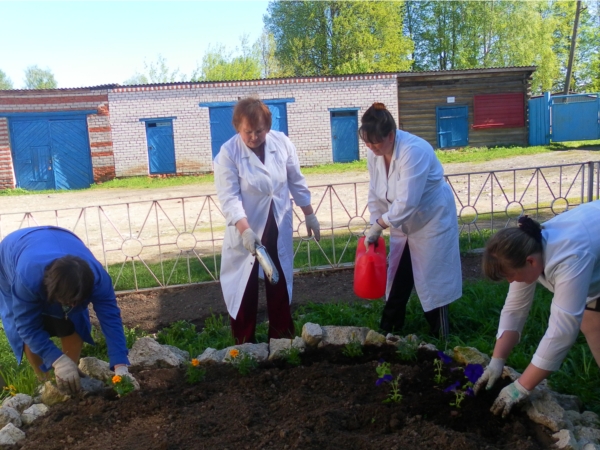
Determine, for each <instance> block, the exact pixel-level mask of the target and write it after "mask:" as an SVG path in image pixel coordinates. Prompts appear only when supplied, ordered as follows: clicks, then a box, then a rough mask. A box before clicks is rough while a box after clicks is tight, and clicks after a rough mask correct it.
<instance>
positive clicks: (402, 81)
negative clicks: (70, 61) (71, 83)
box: [0, 67, 535, 190]
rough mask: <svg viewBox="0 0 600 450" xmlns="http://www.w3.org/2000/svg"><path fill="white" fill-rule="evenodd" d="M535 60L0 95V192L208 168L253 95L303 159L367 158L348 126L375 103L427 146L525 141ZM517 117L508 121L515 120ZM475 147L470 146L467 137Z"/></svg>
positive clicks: (71, 186) (312, 161)
mask: <svg viewBox="0 0 600 450" xmlns="http://www.w3.org/2000/svg"><path fill="white" fill-rule="evenodd" d="M534 70H535V68H533V67H523V68H518V67H516V68H515V67H512V68H502V69H498V68H496V69H474V70H467V71H444V72H423V73H413V72H406V73H380V74H358V75H340V76H329V77H298V78H282V79H267V80H250V81H228V82H198V83H191V82H190V83H167V84H154V85H139V86H119V85H110V86H98V87H90V88H78V89H56V90H39V91H38V90H30V91H25V90H23V91H13V90H9V91H0V189H2V188H10V187H22V188H25V189H30V190H33V189H55V188H56V189H77V188H84V187H88V186H89V185H90V184H91V183H94V182H100V181H105V180H108V179H112V178H114V177H130V176H145V175H159V174H167V175H184V174H197V173H203V172H211V171H212V160H213V157H214V156H215V155H216V154H217V153H218V151H219V149H220V147H221V145H222V144H223V142H225V141H226V140H227V139H229V138H230V137H231V136H233V135H234V134H235V130H234V129H233V126H232V125H231V118H232V113H233V106H234V105H235V103H236V102H237V101H238V100H239V99H240V98H242V97H247V96H258V97H259V98H261V99H262V100H263V101H264V102H265V103H266V104H267V105H268V106H269V109H270V110H271V112H272V115H273V126H272V128H273V129H275V130H279V131H283V132H285V133H286V134H287V135H288V136H289V137H290V139H291V140H292V142H293V143H294V144H295V145H296V147H297V149H298V158H299V160H300V164H301V165H302V166H311V165H317V164H324V163H329V162H347V161H355V160H358V159H364V158H366V152H367V149H366V147H365V146H364V145H363V144H362V142H360V140H359V139H358V136H357V133H356V130H357V128H358V124H359V122H360V117H361V115H362V114H363V112H364V111H365V110H366V109H367V108H368V107H369V106H370V105H371V104H372V103H373V102H375V101H378V102H383V103H385V104H386V106H387V107H388V109H389V110H390V111H391V112H392V114H393V115H394V116H395V118H396V120H397V121H398V125H399V127H400V128H402V129H404V130H406V131H409V132H413V133H415V134H417V135H420V136H422V137H423V138H425V139H427V140H428V141H429V142H430V143H431V144H432V145H433V146H434V147H440V148H448V147H457V146H463V145H468V144H469V135H470V134H471V135H472V137H473V138H474V141H476V144H477V145H490V144H494V143H498V142H499V139H507V138H508V139H509V140H512V141H511V142H502V143H507V144H508V143H514V144H520V145H525V144H526V143H527V121H526V117H527V100H528V99H529V96H530V79H531V74H532V73H533V71H534ZM515 118H517V120H515ZM473 143H475V142H473Z"/></svg>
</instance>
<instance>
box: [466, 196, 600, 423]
mask: <svg viewBox="0 0 600 450" xmlns="http://www.w3.org/2000/svg"><path fill="white" fill-rule="evenodd" d="M483 270H484V273H485V274H486V275H487V276H488V277H489V278H491V279H493V280H500V279H506V280H508V282H509V283H510V286H509V289H508V295H507V297H506V301H505V303H504V308H503V309H502V313H501V314H500V324H499V326H498V333H497V335H496V338H497V341H496V345H495V346H494V353H493V357H492V360H491V362H490V364H489V365H488V367H487V368H486V370H485V372H484V373H483V375H482V376H481V378H480V379H479V380H478V381H477V383H476V384H475V392H479V390H480V389H481V388H482V387H484V386H486V388H487V389H490V388H491V387H492V386H493V385H494V383H495V382H496V380H497V379H498V378H500V376H501V375H502V370H503V368H504V362H505V360H506V358H508V356H509V355H510V352H511V351H512V349H513V347H514V346H515V345H516V344H517V343H518V342H519V340H520V338H521V332H522V330H523V326H524V325H525V321H526V320H527V316H528V314H529V309H530V308H531V304H532V302H533V296H534V293H535V286H536V281H537V282H539V283H540V284H541V285H542V286H545V287H546V288H548V290H550V292H553V293H554V297H553V298H552V305H551V307H550V318H549V321H548V328H547V330H546V333H545V334H544V337H543V338H542V340H541V341H540V343H539V345H538V348H537V350H536V352H535V355H534V356H533V359H532V360H531V363H530V364H529V365H528V366H527V368H526V369H525V371H524V372H523V374H522V375H521V377H520V378H519V379H518V380H516V381H515V382H513V383H512V384H510V385H508V386H507V387H505V388H504V389H503V390H502V391H501V392H500V394H499V395H498V397H497V398H496V401H495V402H494V404H493V406H492V412H494V413H495V414H500V413H501V414H502V416H503V417H504V416H506V415H507V414H508V413H509V412H510V410H511V409H512V407H513V406H514V405H515V404H517V403H519V402H521V401H523V400H524V399H525V398H527V397H528V396H529V394H530V392H531V390H532V389H534V388H535V387H536V386H537V385H538V384H539V383H540V382H541V381H542V380H544V379H545V378H546V377H547V376H548V375H550V374H551V373H552V372H554V371H556V370H558V369H559V367H560V365H561V363H562V361H563V359H564V358H565V356H566V354H567V353H568V351H569V349H570V348H571V346H572V345H573V343H574V342H575V340H576V339H577V335H578V333H579V330H581V331H582V332H583V334H584V335H585V338H586V340H587V342H588V345H589V347H590V350H591V352H592V354H593V355H594V358H595V359H596V363H597V364H598V365H599V366H600V304H599V303H600V301H599V300H598V298H599V297H600V201H595V202H591V203H586V204H583V205H580V206H578V207H577V208H574V209H571V210H568V211H566V212H564V213H562V214H560V215H558V216H556V217H553V218H552V219H550V220H549V221H547V222H545V223H544V225H543V226H541V225H540V224H539V223H537V222H536V221H534V220H532V219H531V218H529V217H527V216H524V217H521V218H519V227H518V228H517V227H512V228H505V229H502V230H500V231H498V232H497V233H496V234H495V235H494V236H492V238H491V239H490V240H489V241H488V243H487V245H486V248H485V252H484V255H483Z"/></svg>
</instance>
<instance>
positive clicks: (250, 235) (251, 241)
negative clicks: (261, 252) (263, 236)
mask: <svg viewBox="0 0 600 450" xmlns="http://www.w3.org/2000/svg"><path fill="white" fill-rule="evenodd" d="M242 243H243V244H244V248H245V249H246V250H248V251H249V252H250V253H252V255H253V256H256V246H257V245H261V242H260V238H259V237H258V236H257V235H256V233H255V232H254V231H252V228H246V229H245V230H244V232H243V233H242Z"/></svg>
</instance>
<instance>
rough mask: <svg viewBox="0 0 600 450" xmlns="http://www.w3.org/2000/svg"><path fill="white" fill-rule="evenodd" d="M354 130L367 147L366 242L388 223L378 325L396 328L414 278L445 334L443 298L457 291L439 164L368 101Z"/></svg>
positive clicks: (457, 269)
mask: <svg viewBox="0 0 600 450" xmlns="http://www.w3.org/2000/svg"><path fill="white" fill-rule="evenodd" d="M359 135H360V137H361V139H362V140H363V141H364V142H365V144H366V146H367V147H368V148H369V149H370V150H371V151H370V152H369V154H368V160H367V161H368V167H369V176H370V185H369V212H370V213H371V220H370V222H371V226H370V228H369V230H368V231H367V232H366V239H365V243H366V244H367V245H368V244H369V243H372V242H377V239H378V238H379V236H380V235H381V232H382V231H383V230H384V229H386V228H390V230H391V231H390V254H389V266H388V278H387V289H386V305H385V308H384V310H383V315H382V318H381V324H380V327H381V329H382V330H383V331H384V332H393V331H399V330H400V329H401V328H402V326H403V325H404V318H405V313H406V305H407V303H408V300H409V297H410V294H411V292H412V289H413V286H414V287H415V288H416V291H417V294H418V296H419V300H420V301H421V305H422V307H423V311H424V312H425V318H426V319H427V322H428V323H429V325H430V328H431V332H432V333H433V335H434V336H442V337H444V338H445V337H447V335H448V332H449V322H448V305H449V304H450V303H452V302H453V301H454V300H456V299H458V298H460V297H461V295H462V275H461V262H460V252H459V248H458V221H457V217H456V205H455V203H454V196H453V195H452V191H451V189H450V187H449V186H448V184H447V183H446V182H445V180H444V169H443V168H442V165H441V164H440V162H439V160H438V159H437V157H436V156H435V153H434V151H433V148H432V147H431V145H429V144H428V143H427V142H426V141H425V140H423V139H421V138H419V137H417V136H414V135H412V134H410V133H406V132H404V131H401V130H398V129H397V127H396V122H395V121H394V118H393V117H392V115H391V113H390V112H389V111H388V110H387V109H386V108H385V106H384V105H383V104H382V103H374V104H373V105H372V106H371V107H370V108H369V109H368V110H367V111H366V112H365V114H364V115H363V116H362V119H361V127H360V129H359Z"/></svg>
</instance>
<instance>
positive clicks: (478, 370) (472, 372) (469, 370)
mask: <svg viewBox="0 0 600 450" xmlns="http://www.w3.org/2000/svg"><path fill="white" fill-rule="evenodd" d="M481 375H483V366H482V365H481V364H467V367H465V377H467V378H468V379H469V381H470V382H471V383H475V382H476V381H477V380H479V377H481Z"/></svg>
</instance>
